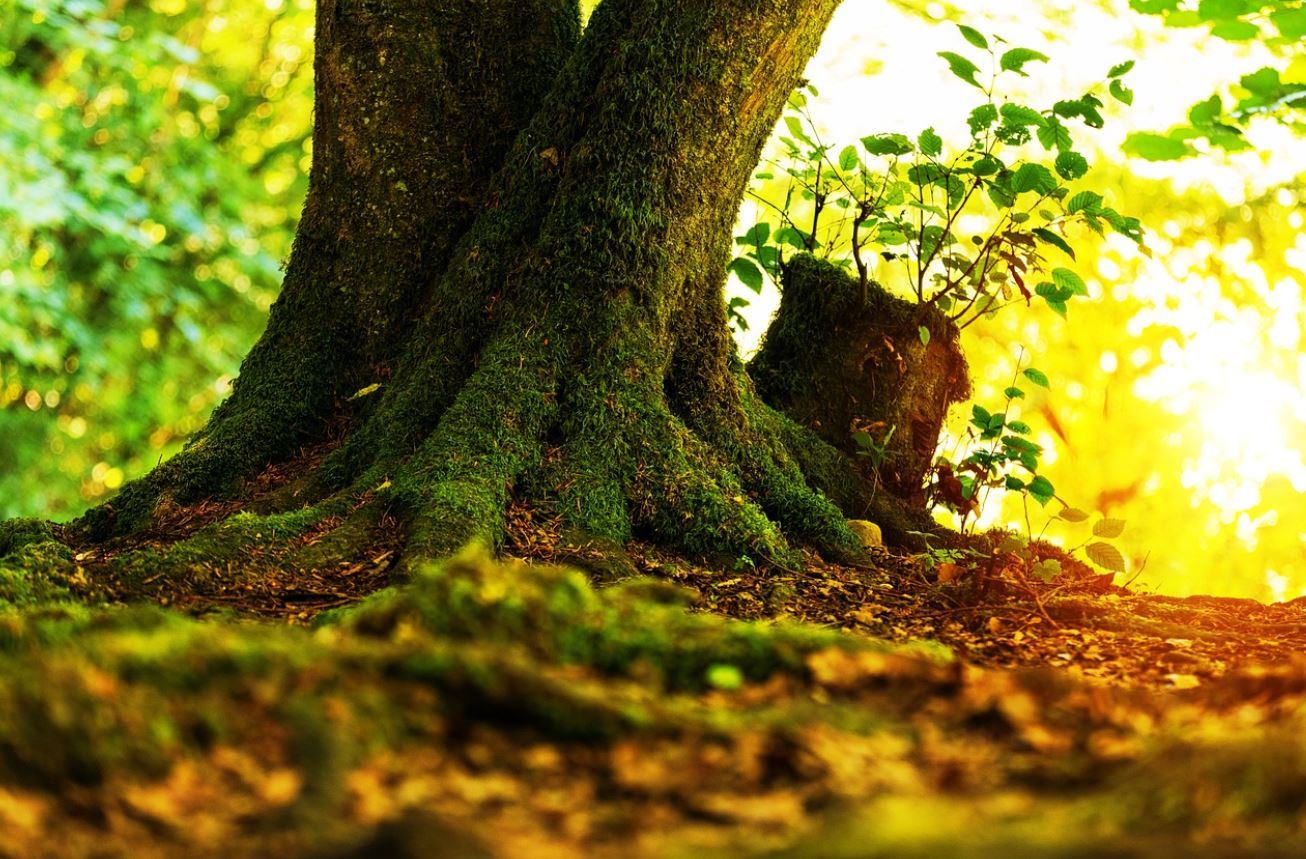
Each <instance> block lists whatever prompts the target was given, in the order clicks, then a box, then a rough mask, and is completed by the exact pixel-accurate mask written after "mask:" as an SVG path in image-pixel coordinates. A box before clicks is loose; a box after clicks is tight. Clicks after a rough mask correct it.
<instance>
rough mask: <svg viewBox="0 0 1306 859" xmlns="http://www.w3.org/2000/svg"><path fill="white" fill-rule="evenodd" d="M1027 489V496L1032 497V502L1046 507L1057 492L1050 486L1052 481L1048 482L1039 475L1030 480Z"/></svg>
mask: <svg viewBox="0 0 1306 859" xmlns="http://www.w3.org/2000/svg"><path fill="white" fill-rule="evenodd" d="M1027 488H1028V489H1029V494H1030V495H1032V496H1034V500H1035V501H1037V502H1038V503H1039V504H1043V505H1046V504H1047V503H1048V502H1049V501H1051V500H1052V499H1053V498H1055V497H1056V495H1057V490H1056V488H1055V487H1054V486H1053V485H1052V481H1050V480H1048V479H1047V478H1046V477H1044V476H1043V475H1041V474H1040V475H1039V476H1038V477H1035V478H1034V479H1033V480H1031V481H1030V482H1029V486H1028V487H1027Z"/></svg>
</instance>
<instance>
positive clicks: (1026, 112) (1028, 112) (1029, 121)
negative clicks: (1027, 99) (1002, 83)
mask: <svg viewBox="0 0 1306 859" xmlns="http://www.w3.org/2000/svg"><path fill="white" fill-rule="evenodd" d="M998 113H1000V114H1002V119H1003V121H1004V122H1006V123H1007V124H1009V125H1023V126H1029V125H1042V124H1043V122H1044V119H1043V114H1041V113H1039V112H1038V111H1037V110H1035V109H1034V108H1032V107H1025V106H1024V105H1023V104H1004V105H1003V106H1002V107H1000V108H998Z"/></svg>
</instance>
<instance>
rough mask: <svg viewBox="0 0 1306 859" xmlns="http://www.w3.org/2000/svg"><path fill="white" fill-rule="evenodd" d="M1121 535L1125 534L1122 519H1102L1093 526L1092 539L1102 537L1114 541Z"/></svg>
mask: <svg viewBox="0 0 1306 859" xmlns="http://www.w3.org/2000/svg"><path fill="white" fill-rule="evenodd" d="M1123 533H1125V520H1124V519H1103V520H1101V521H1100V522H1098V523H1097V524H1095V525H1094V526H1093V536H1094V537H1104V538H1106V539H1108V540H1114V539H1115V538H1116V537H1119V536H1120V535H1121V534H1123Z"/></svg>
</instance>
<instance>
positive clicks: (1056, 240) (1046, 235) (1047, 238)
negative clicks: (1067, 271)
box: [1031, 227, 1075, 259]
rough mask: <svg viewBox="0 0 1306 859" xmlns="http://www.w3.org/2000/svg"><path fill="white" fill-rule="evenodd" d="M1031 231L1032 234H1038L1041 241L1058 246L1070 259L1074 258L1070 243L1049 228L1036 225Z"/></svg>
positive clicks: (1073, 250)
mask: <svg viewBox="0 0 1306 859" xmlns="http://www.w3.org/2000/svg"><path fill="white" fill-rule="evenodd" d="M1031 232H1033V233H1034V235H1036V236H1038V238H1039V239H1041V240H1042V241H1044V242H1046V243H1047V244H1050V245H1052V247H1054V248H1059V249H1060V250H1061V251H1062V252H1063V253H1065V254H1066V255H1067V256H1069V257H1070V258H1071V259H1074V258H1075V249H1074V248H1072V247H1071V246H1070V243H1069V242H1067V241H1066V240H1065V239H1063V238H1061V236H1059V235H1057V234H1056V233H1054V232H1052V231H1051V230H1049V229H1048V228H1047V227H1036V228H1034V229H1033V230H1032V231H1031Z"/></svg>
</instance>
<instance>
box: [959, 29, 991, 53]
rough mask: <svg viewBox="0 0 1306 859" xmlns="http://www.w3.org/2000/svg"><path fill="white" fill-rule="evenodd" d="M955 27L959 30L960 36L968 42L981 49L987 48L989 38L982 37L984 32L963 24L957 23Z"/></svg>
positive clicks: (985, 49)
mask: <svg viewBox="0 0 1306 859" xmlns="http://www.w3.org/2000/svg"><path fill="white" fill-rule="evenodd" d="M957 29H958V30H960V31H961V37H962V38H963V39H965V40H966V41H967V42H970V43H971V44H972V45H974V46H975V47H977V48H979V49H980V50H982V51H987V50H988V49H989V40H988V39H986V38H984V34H983V33H981V32H980V31H979V30H976V29H975V28H974V27H967V26H966V25H965V24H958V25H957Z"/></svg>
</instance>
